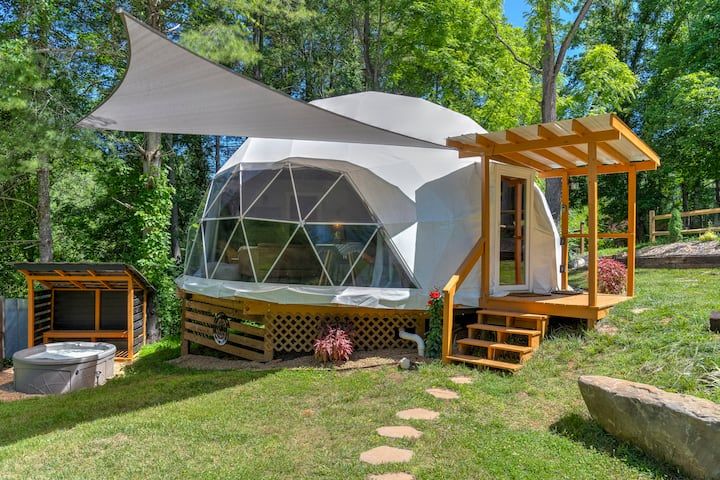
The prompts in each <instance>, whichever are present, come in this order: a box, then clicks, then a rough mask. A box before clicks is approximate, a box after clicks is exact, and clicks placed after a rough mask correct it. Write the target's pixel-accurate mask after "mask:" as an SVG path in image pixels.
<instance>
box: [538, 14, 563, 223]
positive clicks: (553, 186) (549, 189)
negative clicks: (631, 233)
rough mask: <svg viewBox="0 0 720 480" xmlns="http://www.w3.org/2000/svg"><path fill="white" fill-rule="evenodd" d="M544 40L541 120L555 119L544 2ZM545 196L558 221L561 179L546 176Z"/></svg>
mask: <svg viewBox="0 0 720 480" xmlns="http://www.w3.org/2000/svg"><path fill="white" fill-rule="evenodd" d="M544 6H545V41H544V42H543V56H542V100H541V104H540V111H541V115H542V121H543V123H545V122H554V121H555V120H557V73H556V72H555V40H554V38H553V32H552V7H551V5H550V2H545V3H544ZM545 198H546V199H547V202H548V206H549V207H550V213H551V214H552V217H553V219H554V220H555V223H559V222H560V209H561V203H562V180H561V179H560V178H548V179H547V180H545Z"/></svg>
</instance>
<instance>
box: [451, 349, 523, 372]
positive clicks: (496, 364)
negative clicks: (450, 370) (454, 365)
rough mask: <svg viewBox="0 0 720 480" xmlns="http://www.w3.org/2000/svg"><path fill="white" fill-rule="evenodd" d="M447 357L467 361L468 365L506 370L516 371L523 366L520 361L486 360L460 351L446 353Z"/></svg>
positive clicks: (457, 360)
mask: <svg viewBox="0 0 720 480" xmlns="http://www.w3.org/2000/svg"><path fill="white" fill-rule="evenodd" d="M448 358H449V359H450V360H453V361H455V362H464V363H469V364H470V365H478V366H481V367H490V368H497V369H499V370H507V371H509V372H517V371H518V370H520V369H521V368H522V367H523V365H522V364H520V363H508V362H501V361H498V360H488V359H487V358H480V357H473V356H472V355H463V354H462V353H454V354H452V355H448Z"/></svg>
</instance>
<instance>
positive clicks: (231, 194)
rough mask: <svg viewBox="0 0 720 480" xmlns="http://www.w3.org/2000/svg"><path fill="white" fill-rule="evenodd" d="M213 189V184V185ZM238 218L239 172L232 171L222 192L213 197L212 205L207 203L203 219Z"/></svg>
mask: <svg viewBox="0 0 720 480" xmlns="http://www.w3.org/2000/svg"><path fill="white" fill-rule="evenodd" d="M213 188H215V184H213ZM239 216H240V171H239V170H235V171H233V172H232V173H231V174H230V176H229V177H228V178H227V181H226V182H225V185H224V186H223V187H222V190H221V191H220V192H219V193H217V194H216V195H215V199H214V201H213V202H212V203H208V208H207V210H206V211H205V218H222V217H239Z"/></svg>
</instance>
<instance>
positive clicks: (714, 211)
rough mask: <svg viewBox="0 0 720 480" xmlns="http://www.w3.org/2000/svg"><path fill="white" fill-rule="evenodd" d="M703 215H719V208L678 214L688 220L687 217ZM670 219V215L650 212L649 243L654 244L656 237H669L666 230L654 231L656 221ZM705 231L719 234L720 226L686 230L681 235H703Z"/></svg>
mask: <svg viewBox="0 0 720 480" xmlns="http://www.w3.org/2000/svg"><path fill="white" fill-rule="evenodd" d="M703 215H720V208H705V209H702V210H691V211H689V212H680V217H681V218H688V217H699V216H703ZM670 218H672V214H671V213H664V214H662V215H656V214H655V210H650V220H649V223H650V228H649V231H650V241H651V242H654V241H655V239H656V238H657V237H662V236H665V235H670V232H669V231H668V230H657V229H656V223H657V221H658V220H670ZM707 230H712V231H715V232H720V226H713V227H709V228H708V227H705V228H687V229H683V230H682V233H703V232H705V231H707Z"/></svg>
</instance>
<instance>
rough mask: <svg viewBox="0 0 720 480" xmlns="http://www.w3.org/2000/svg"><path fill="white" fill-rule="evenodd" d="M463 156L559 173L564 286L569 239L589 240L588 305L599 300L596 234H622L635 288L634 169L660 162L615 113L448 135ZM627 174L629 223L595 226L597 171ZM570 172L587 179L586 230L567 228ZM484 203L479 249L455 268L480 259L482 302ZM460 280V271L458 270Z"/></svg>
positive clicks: (485, 286) (485, 287) (485, 282)
mask: <svg viewBox="0 0 720 480" xmlns="http://www.w3.org/2000/svg"><path fill="white" fill-rule="evenodd" d="M447 145H448V146H450V147H454V148H456V149H457V150H458V151H459V153H460V156H461V157H475V156H480V157H482V158H483V159H490V160H494V161H497V162H501V163H505V164H509V165H516V166H521V167H527V168H531V169H533V170H535V171H536V172H537V174H538V175H539V176H540V177H541V178H550V177H559V178H560V179H561V181H562V213H561V244H562V265H563V266H562V270H561V272H562V273H561V276H562V287H563V289H567V288H568V268H567V265H568V240H569V239H572V238H586V239H587V240H588V302H587V303H588V307H596V306H598V284H597V266H598V239H601V238H624V239H626V240H627V247H628V255H627V267H628V277H627V295H628V296H633V294H634V292H635V243H636V236H635V224H636V198H635V197H636V175H637V172H640V171H646V170H655V169H657V168H658V166H659V165H660V159H659V157H658V155H657V154H656V153H655V152H654V151H653V150H652V149H651V148H650V147H649V146H648V145H647V144H646V143H645V142H643V141H642V140H641V139H640V138H639V137H638V136H637V135H636V134H635V133H634V132H633V131H632V130H631V129H630V127H628V126H627V125H626V124H625V123H624V122H623V121H622V120H620V119H619V118H618V117H617V115H615V114H607V115H598V116H591V117H584V118H576V119H568V120H559V121H556V122H549V123H542V124H536V125H527V126H522V127H516V128H511V129H509V130H503V131H497V132H490V133H477V134H467V135H461V136H458V137H453V138H450V139H448V140H447ZM489 164H490V162H483V167H484V180H483V204H484V205H486V206H489V205H490V202H489V199H490V193H489V192H490V182H489V176H490V173H489V172H490V166H489ZM622 173H625V174H627V179H628V194H627V195H628V197H627V198H628V201H627V203H628V211H627V220H628V222H627V223H628V228H627V231H626V232H622V233H615V232H613V233H605V232H599V231H598V187H597V185H598V176H599V175H604V174H622ZM571 176H586V177H587V185H588V227H589V231H588V232H587V233H571V232H569V231H568V213H569V202H570V190H569V182H570V177H571ZM487 210H488V207H484V212H483V219H482V231H483V238H482V239H481V241H480V242H478V245H477V251H473V252H470V254H469V255H468V258H467V260H466V262H464V263H463V265H462V266H461V267H460V269H459V270H458V271H459V272H461V273H465V272H466V271H469V268H472V265H471V263H472V262H475V261H477V260H479V259H480V258H481V259H482V264H481V265H482V269H481V272H482V273H481V274H482V280H481V281H482V295H481V303H482V302H483V300H487V298H488V296H489V284H490V281H489V280H490V273H489V271H490V266H489V265H490V264H489V261H490V260H489V258H488V255H486V254H483V249H484V245H485V241H487V239H488V238H490V237H489V232H490V225H489V211H487ZM460 277H461V278H460V280H462V278H464V275H461V276H460Z"/></svg>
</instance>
